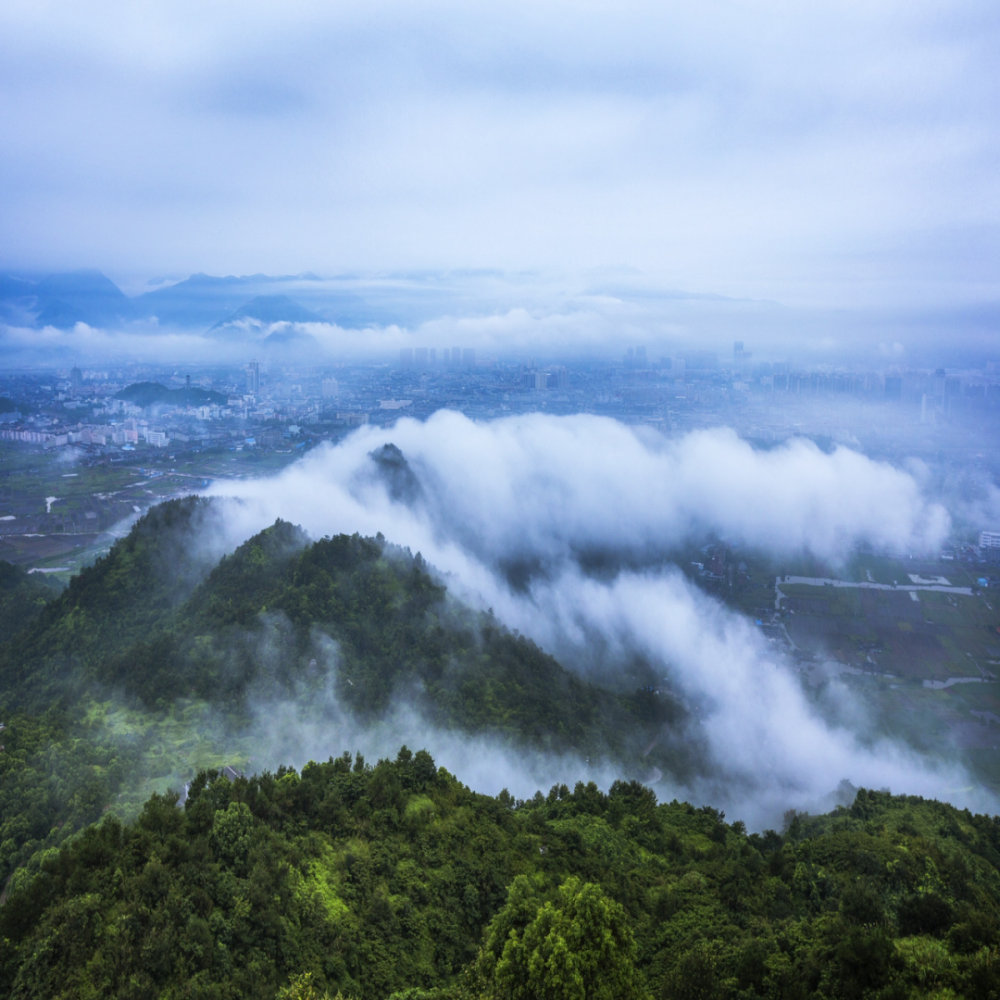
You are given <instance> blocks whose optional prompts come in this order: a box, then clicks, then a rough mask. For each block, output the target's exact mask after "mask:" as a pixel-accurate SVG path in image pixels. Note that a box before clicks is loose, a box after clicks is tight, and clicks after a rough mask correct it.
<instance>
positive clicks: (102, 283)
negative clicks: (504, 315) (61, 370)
mask: <svg viewBox="0 0 1000 1000" xmlns="http://www.w3.org/2000/svg"><path fill="white" fill-rule="evenodd" d="M311 284H315V288H314V289H311V288H310V287H309V286H310V285H311ZM290 285H294V286H295V287H296V288H297V289H299V290H300V291H305V292H306V294H307V295H309V297H310V298H315V299H318V300H320V302H319V303H318V305H317V308H316V309H315V311H314V310H310V309H308V308H306V307H305V306H303V305H301V304H300V303H299V302H297V301H295V300H294V299H292V298H290V297H289V296H288V295H286V294H279V290H280V289H282V288H284V289H288V287H289V286H290ZM0 320H6V321H7V322H9V323H14V324H17V325H30V326H34V327H37V328H42V327H46V326H51V327H55V328H57V329H60V330H68V329H71V328H72V327H74V326H75V325H76V324H77V323H86V324H87V325H88V326H93V327H102V328H108V329H116V328H120V327H122V326H124V325H126V324H127V323H130V322H137V321H151V320H156V321H157V322H159V324H160V325H161V326H165V327H175V328H182V329H188V330H190V329H200V330H211V331H212V333H213V336H215V335H218V333H219V332H220V331H223V332H224V331H225V329H226V328H227V327H231V328H233V332H239V328H240V327H243V328H244V329H245V328H246V326H247V325H248V324H249V325H256V326H257V327H263V326H269V325H271V324H274V323H283V322H287V323H335V324H337V325H339V326H345V327H358V326H363V325H365V324H367V323H372V322H380V321H383V317H381V316H380V315H379V314H378V311H377V310H376V309H374V308H373V307H372V306H371V305H370V304H369V303H368V302H366V301H365V300H364V299H362V298H361V297H360V296H357V295H354V294H352V293H350V292H347V291H337V290H333V291H331V290H330V289H329V288H328V287H327V286H325V285H322V284H321V283H320V279H318V278H317V277H316V276H315V275H311V274H306V275H297V276H282V277H270V276H268V275H265V274H254V275H249V276H243V277H233V276H230V277H224V278H217V277H212V276H211V275H207V274H194V275H192V276H191V277H190V278H187V279H185V280H184V281H180V282H177V283H176V284H173V285H170V286H168V287H165V288H158V289H156V290H154V291H151V292H146V293H144V294H142V295H137V296H135V297H134V298H130V297H129V296H127V295H126V294H125V293H124V292H123V291H122V290H121V289H120V288H119V287H118V286H117V285H116V284H115V283H114V282H113V281H112V280H111V279H110V278H108V277H106V276H105V275H104V274H102V273H101V272H100V271H72V272H69V273H65V274H52V275H49V276H47V277H45V278H42V279H41V280H39V281H32V280H29V279H26V278H22V277H17V276H13V275H6V274H0ZM302 336H304V337H308V335H302ZM286 339H287V337H286Z"/></svg>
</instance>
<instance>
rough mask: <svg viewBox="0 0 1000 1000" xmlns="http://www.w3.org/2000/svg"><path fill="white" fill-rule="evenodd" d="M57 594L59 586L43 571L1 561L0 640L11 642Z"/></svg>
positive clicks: (0, 641) (1, 641)
mask: <svg viewBox="0 0 1000 1000" xmlns="http://www.w3.org/2000/svg"><path fill="white" fill-rule="evenodd" d="M58 593H59V585H58V584H53V583H50V582H49V581H48V580H46V578H45V576H44V574H41V573H28V572H26V571H25V570H24V569H23V568H22V567H20V566H15V565H13V564H12V563H9V562H4V561H3V560H0V643H7V642H10V641H11V640H12V639H13V638H14V636H15V635H17V633H19V632H20V631H21V630H22V629H24V628H25V627H27V626H28V625H30V624H31V623H32V622H33V621H34V620H35V619H36V618H37V617H38V616H39V615H40V614H41V613H42V611H43V609H44V608H45V605H46V603H47V602H48V601H49V600H51V599H52V598H53V597H55V596H56V595H57V594H58Z"/></svg>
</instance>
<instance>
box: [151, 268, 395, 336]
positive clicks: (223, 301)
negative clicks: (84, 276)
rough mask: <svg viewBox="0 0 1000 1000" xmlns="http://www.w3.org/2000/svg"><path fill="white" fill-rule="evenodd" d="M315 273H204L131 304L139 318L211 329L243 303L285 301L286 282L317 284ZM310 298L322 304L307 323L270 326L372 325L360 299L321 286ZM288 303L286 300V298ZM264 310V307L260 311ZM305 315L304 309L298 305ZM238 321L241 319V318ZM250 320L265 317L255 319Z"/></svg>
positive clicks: (368, 308) (371, 312)
mask: <svg viewBox="0 0 1000 1000" xmlns="http://www.w3.org/2000/svg"><path fill="white" fill-rule="evenodd" d="M319 280H320V279H318V278H317V277H316V276H315V275H312V274H304V275H298V276H296V277H269V276H268V275H266V274H251V275H245V276H243V277H234V276H232V275H229V276H228V277H224V278H216V277H213V276H212V275H209V274H193V275H191V277H190V278H188V279H186V280H185V281H180V282H178V283H177V284H176V285H171V286H170V287H169V288H158V289H157V290H156V291H153V292H146V293H145V294H143V295H140V296H138V297H137V298H136V299H135V302H136V306H137V308H138V309H140V310H141V311H142V313H143V315H147V316H156V317H157V319H158V320H159V321H160V323H161V324H162V325H164V326H180V327H186V328H188V329H190V328H193V327H214V326H218V325H220V324H224V323H227V322H230V321H232V317H233V315H234V314H235V313H236V312H238V311H239V310H240V308H242V307H243V306H245V305H248V304H249V303H248V299H249V300H250V301H254V300H255V299H271V298H275V299H278V298H281V299H284V298H287V296H284V295H280V294H278V292H277V289H279V288H280V287H281V286H282V285H284V286H285V287H287V285H288V283H289V282H292V281H295V282H296V283H297V284H298V283H301V282H307V281H309V282H311V281H315V282H319ZM313 295H314V296H315V297H316V298H318V299H319V301H320V302H321V303H322V305H321V306H319V308H318V309H317V311H316V312H314V313H311V314H310V317H311V318H310V319H309V320H304V319H303V320H295V319H291V318H290V317H281V318H278V319H274V320H270V322H281V320H282V319H288V320H289V321H290V322H320V323H322V322H332V323H338V324H340V325H341V326H355V325H360V324H362V323H366V322H372V321H373V320H374V319H375V318H376V314H375V311H374V310H373V309H372V307H371V306H370V305H369V304H368V303H367V302H366V301H365V300H364V299H362V298H360V297H359V296H357V295H353V294H352V293H350V292H331V291H329V290H328V289H326V288H324V287H323V286H322V285H321V286H320V287H319V288H317V290H316V291H315V292H314V293H313ZM289 301H291V300H289ZM262 308H263V307H262ZM299 308H301V309H303V311H305V312H308V310H306V309H305V307H302V306H300V307H299ZM241 318H242V317H241ZM253 318H255V319H262V320H263V319H265V317H264V316H255V317H253Z"/></svg>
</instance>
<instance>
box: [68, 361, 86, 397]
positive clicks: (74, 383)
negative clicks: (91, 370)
mask: <svg viewBox="0 0 1000 1000" xmlns="http://www.w3.org/2000/svg"><path fill="white" fill-rule="evenodd" d="M82 388H83V372H82V371H80V369H79V368H77V367H76V366H75V365H74V367H73V368H72V369H71V370H70V373H69V391H70V392H71V393H72V394H73V395H74V396H75V395H76V394H77V393H78V392H79V391H80V390H81V389H82Z"/></svg>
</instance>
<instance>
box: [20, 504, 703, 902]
mask: <svg viewBox="0 0 1000 1000" xmlns="http://www.w3.org/2000/svg"><path fill="white" fill-rule="evenodd" d="M219 516H220V515H219V511H218V509H217V507H216V506H215V505H213V504H212V503H211V502H210V501H206V500H202V499H197V498H189V499H185V500H180V501H172V502H169V503H165V504H162V505H160V506H158V507H156V508H154V509H153V510H152V511H150V512H149V513H148V514H147V515H146V516H145V517H143V518H142V519H141V520H139V521H138V522H137V523H136V525H135V526H134V527H133V528H132V530H131V531H130V532H129V534H128V535H127V536H126V537H124V538H122V539H120V540H119V541H117V542H116V543H115V545H114V546H113V547H112V549H111V551H110V552H109V553H108V555H106V556H104V557H103V558H101V559H99V560H97V562H96V563H95V564H94V565H93V566H90V567H88V568H87V569H85V570H83V571H82V572H81V573H80V574H79V575H78V576H75V577H74V578H73V579H72V580H71V581H70V583H69V585H68V587H66V589H65V590H63V591H62V592H61V593H58V594H57V595H56V596H53V594H54V592H53V591H52V590H51V588H49V587H47V586H46V585H45V584H44V583H43V582H42V581H39V580H38V579H37V578H36V577H29V576H28V575H27V574H25V573H24V572H23V571H21V570H16V569H15V568H14V567H9V569H7V570H6V571H5V573H6V575H4V573H0V629H2V631H0V638H2V642H0V722H2V723H3V725H4V727H5V728H4V730H3V732H2V733H0V744H2V745H3V746H4V747H5V749H4V750H3V751H2V752H0V885H3V883H4V882H5V881H6V880H7V879H8V878H9V877H10V876H12V875H13V873H14V872H15V871H17V870H18V869H24V874H25V875H27V874H29V873H30V872H32V871H35V870H37V868H38V866H39V865H40V864H41V862H42V860H43V859H44V858H45V857H46V856H47V853H48V852H51V851H53V850H55V849H56V848H58V847H59V845H60V844H62V843H63V841H65V840H66V839H67V838H68V837H70V836H73V835H75V834H76V833H77V832H78V831H79V830H81V829H83V828H84V827H85V826H86V825H87V824H89V823H92V822H93V821H95V820H97V819H98V818H100V816H101V815H102V814H103V813H104V811H105V810H107V809H109V808H110V809H113V810H114V811H115V812H117V813H120V814H121V815H122V816H124V817H131V815H132V814H133V812H134V809H131V808H130V805H131V804H132V803H134V805H135V808H138V807H139V805H140V804H141V802H142V801H144V799H145V798H146V796H147V795H148V792H149V787H150V782H151V780H152V779H153V778H156V777H157V776H159V777H163V776H168V775H171V774H172V775H175V776H176V778H177V780H175V781H174V782H173V787H175V788H177V789H179V788H180V787H181V784H182V783H183V782H184V781H185V780H188V779H189V778H193V777H194V772H193V771H191V770H189V768H190V765H189V764H187V763H185V760H186V754H183V753H182V748H181V745H180V744H181V743H182V742H183V737H184V736H185V735H188V734H190V730H191V729H192V727H193V726H194V725H195V724H196V723H193V722H191V721H186V720H184V719H181V720H179V721H177V722H176V725H174V724H173V722H174V716H175V714H176V708H177V706H178V705H181V704H184V705H205V706H207V707H208V708H210V709H211V710H212V712H213V713H214V715H213V720H214V721H213V726H214V727H215V729H217V731H218V733H217V743H219V744H220V745H223V746H232V745H233V744H234V734H236V735H238V734H240V733H241V732H244V731H245V730H246V729H247V727H249V726H250V724H251V720H250V716H249V714H248V713H249V706H251V705H254V704H261V703H267V702H269V701H270V700H274V699H277V698H287V699H289V700H293V701H295V702H296V703H298V704H302V705H309V704H311V703H313V702H316V703H320V704H321V703H323V701H324V699H326V700H329V699H331V698H332V699H333V700H334V701H335V702H336V704H337V706H340V707H343V708H344V709H345V710H346V711H348V712H349V713H350V714H351V715H352V717H354V718H356V719H357V720H359V723H362V724H363V723H365V722H366V721H371V720H376V719H378V718H379V717H381V716H382V715H383V714H384V713H385V712H387V711H388V710H389V709H391V708H393V707H395V706H398V705H400V704H402V705H406V706H407V707H409V708H411V709H413V710H415V711H416V712H418V713H419V714H420V717H421V718H423V719H425V720H426V721H427V723H428V724H429V725H436V726H439V727H441V728H445V729H448V730H457V731H459V732H464V733H486V734H490V735H492V736H494V737H495V738H497V739H499V740H505V741H508V742H510V743H515V742H516V744H517V745H518V746H527V747H530V748H534V749H536V750H541V751H544V750H557V751H561V752H565V751H567V750H569V749H571V750H572V752H574V753H575V754H577V755H578V756H579V757H591V758H593V759H595V760H599V759H608V760H614V761H616V762H617V763H618V764H619V765H620V767H621V770H622V773H625V774H628V773H630V772H631V773H632V774H635V775H638V776H642V775H646V774H649V773H650V769H651V768H652V767H653V766H655V764H654V763H653V762H654V761H656V762H658V764H659V766H660V767H662V768H664V769H666V768H667V767H671V768H673V769H674V770H675V771H678V772H679V771H681V770H682V769H683V768H685V767H689V766H690V764H689V763H688V762H687V760H686V757H685V751H684V750H683V748H682V747H681V748H679V741H671V740H669V739H666V738H664V739H662V740H661V743H660V745H659V746H657V748H656V749H655V750H654V751H653V753H652V755H651V756H650V757H648V758H647V757H644V756H643V751H644V750H645V748H646V747H648V746H649V744H650V742H651V741H652V740H654V739H655V738H657V736H658V734H667V735H669V733H670V732H671V730H672V728H673V727H674V726H675V725H676V724H679V723H680V722H681V721H682V717H683V711H682V709H681V707H680V706H679V705H678V704H677V703H676V702H674V701H673V700H672V699H671V698H669V697H667V696H664V695H657V694H654V693H653V692H651V691H649V690H645V689H644V688H646V687H647V686H648V685H647V684H646V683H644V682H645V681H646V680H648V677H647V676H646V675H637V677H636V678H634V679H633V684H634V687H633V688H632V689H631V690H628V689H623V690H617V691H608V690H606V689H603V688H600V687H598V686H596V685H593V684H590V683H587V682H585V681H583V680H580V679H579V678H578V677H576V676H575V675H574V674H572V673H571V672H569V671H568V670H566V669H564V668H563V666H562V665H560V664H559V663H558V662H557V661H556V660H555V659H553V658H552V657H551V656H549V655H547V654H545V653H544V652H543V651H542V650H540V649H539V648H538V647H537V646H536V645H535V644H534V643H532V642H530V641H529V640H528V639H526V638H525V637H523V636H520V635H517V634H516V633H514V632H512V631H510V630H509V629H507V628H505V627H504V626H503V624H502V623H501V622H499V621H498V620H497V619H496V618H495V617H494V616H493V615H492V613H490V612H489V611H485V612H479V611H475V610H473V609H470V608H468V607H466V606H464V605H462V604H461V603H460V602H458V601H456V600H454V599H453V598H452V597H451V596H450V595H449V594H448V592H447V588H446V587H445V586H444V584H443V583H442V582H441V581H440V580H439V579H437V578H436V576H435V575H434V573H433V571H432V569H431V568H430V567H428V566H427V565H426V564H425V563H424V561H423V559H422V558H421V557H420V556H419V554H418V555H412V554H411V553H410V552H408V551H406V550H403V549H400V548H398V547H396V546H392V545H390V544H388V543H387V542H386V541H385V540H384V539H383V538H381V537H378V538H368V539H366V538H361V537H359V536H356V535H355V536H346V535H340V536H336V537H334V538H324V539H321V540H319V541H317V542H315V543H310V542H309V540H308V539H307V538H306V536H305V535H304V534H303V533H302V532H301V531H300V530H299V529H297V528H295V527H294V526H292V525H290V524H288V523H285V522H281V521H279V522H277V523H276V524H274V525H273V526H272V527H270V528H268V529H267V530H265V531H263V532H261V533H259V534H258V535H256V536H254V537H253V538H251V539H249V540H248V541H247V542H245V543H244V544H243V545H241V546H240V547H239V548H238V549H236V551H235V552H233V553H232V554H230V555H228V556H226V557H224V558H222V559H221V560H219V561H218V562H217V563H215V564H214V565H213V564H212V563H211V562H210V561H208V562H206V560H205V556H204V552H205V546H204V544H202V543H201V542H202V540H203V539H204V538H205V537H207V535H208V534H209V533H210V532H212V531H213V530H215V529H216V528H217V525H216V523H215V521H214V520H213V519H216V518H218V517H219ZM116 705H125V706H128V707H129V708H130V711H131V717H132V720H133V721H132V723H131V724H130V725H129V726H128V727H127V728H126V730H125V731H118V732H116V731H111V730H110V729H109V727H108V726H107V725H106V724H105V719H106V716H107V713H108V712H109V711H110V710H111V707H112V706H116ZM167 723H170V728H172V729H173V730H176V731H179V732H180V735H179V736H178V737H177V739H176V740H175V744H174V745H171V744H170V743H169V742H164V741H163V740H161V741H160V743H159V744H157V745H154V736H155V734H154V733H153V730H154V729H155V727H156V726H157V725H166V724H167ZM151 734H153V735H151ZM229 762H230V763H240V762H239V761H234V760H230V761H229ZM158 784H159V787H161V788H162V789H163V790H165V788H166V785H165V784H164V782H163V781H160V782H159V783H158ZM153 785H154V786H156V785H157V783H156V782H153Z"/></svg>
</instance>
